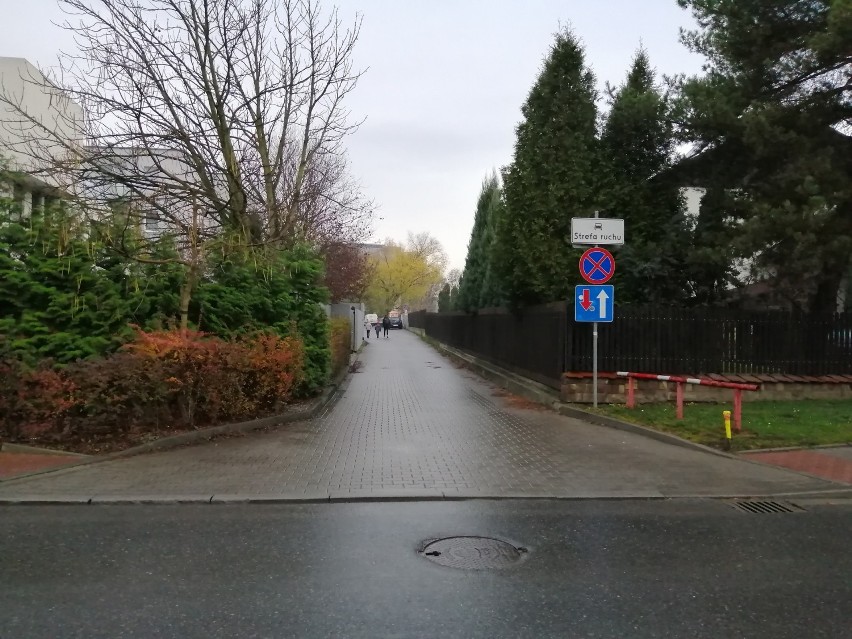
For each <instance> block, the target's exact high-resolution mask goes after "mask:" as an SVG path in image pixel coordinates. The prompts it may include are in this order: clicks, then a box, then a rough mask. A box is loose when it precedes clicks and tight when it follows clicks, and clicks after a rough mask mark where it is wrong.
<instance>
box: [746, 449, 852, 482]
mask: <svg viewBox="0 0 852 639" xmlns="http://www.w3.org/2000/svg"><path fill="white" fill-rule="evenodd" d="M742 455H743V457H746V458H747V459H753V460H754V461H758V462H761V463H764V464H771V465H773V466H781V467H783V468H789V469H791V470H796V471H799V472H803V473H807V474H809V475H814V476H816V477H822V478H823V479H828V480H830V481H836V482H842V483H845V484H850V485H852V446H837V447H834V448H811V449H801V450H783V451H764V452H761V451H752V452H748V453H742Z"/></svg>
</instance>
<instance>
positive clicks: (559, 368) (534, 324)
mask: <svg viewBox="0 0 852 639" xmlns="http://www.w3.org/2000/svg"><path fill="white" fill-rule="evenodd" d="M408 322H409V324H410V325H411V326H414V327H416V328H422V329H425V331H426V334H427V335H428V336H429V337H432V338H434V339H436V340H438V341H439V342H443V343H444V344H447V345H449V346H453V347H455V348H458V349H461V350H463V351H467V352H469V353H472V354H474V355H476V356H477V357H481V358H482V359H484V360H486V361H489V362H492V363H494V364H497V365H499V366H502V367H503V368H506V369H509V370H512V371H515V372H517V373H518V374H521V375H524V376H526V377H529V378H530V379H534V380H536V381H539V382H541V383H542V384H547V385H549V386H553V387H555V388H558V387H559V383H560V379H561V377H562V372H563V371H564V370H565V368H564V365H565V339H566V337H567V333H566V331H565V325H566V322H567V317H566V315H565V304H564V303H556V304H547V305H544V306H536V307H531V308H528V309H525V310H524V312H523V314H513V313H510V312H509V311H506V310H504V309H489V310H487V311H483V312H480V313H479V314H477V315H468V314H466V313H426V312H424V311H419V312H416V313H409V315H408Z"/></svg>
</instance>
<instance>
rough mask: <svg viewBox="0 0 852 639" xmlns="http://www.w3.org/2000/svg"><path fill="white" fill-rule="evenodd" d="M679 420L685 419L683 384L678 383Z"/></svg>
mask: <svg viewBox="0 0 852 639" xmlns="http://www.w3.org/2000/svg"><path fill="white" fill-rule="evenodd" d="M677 418H678V419H683V382H678V383H677Z"/></svg>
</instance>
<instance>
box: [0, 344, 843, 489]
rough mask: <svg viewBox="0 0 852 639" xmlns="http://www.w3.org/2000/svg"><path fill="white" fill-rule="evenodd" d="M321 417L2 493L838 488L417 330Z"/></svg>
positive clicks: (371, 354) (384, 347) (371, 363)
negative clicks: (567, 392) (563, 394)
mask: <svg viewBox="0 0 852 639" xmlns="http://www.w3.org/2000/svg"><path fill="white" fill-rule="evenodd" d="M362 361H363V367H362V369H361V371H360V372H358V373H356V374H354V375H352V376H351V378H350V383H349V385H348V388H347V389H346V390H345V393H344V394H343V396H342V398H341V399H340V401H338V402H337V403H336V404H335V405H334V406H333V407H332V408H331V409H330V410H329V411H327V413H326V414H325V415H323V416H321V417H320V418H318V419H315V420H312V421H306V422H301V423H295V424H289V425H287V426H283V427H282V428H281V429H280V430H277V431H273V432H267V433H255V434H252V435H249V436H246V437H241V438H237V439H227V440H220V441H218V442H214V443H209V444H204V445H199V446H193V447H189V448H183V449H179V450H172V451H167V452H163V453H156V454H149V455H143V456H138V457H132V458H128V459H124V460H116V461H112V462H104V463H99V464H95V465H91V466H85V467H79V468H72V469H65V470H58V471H56V472H52V473H49V474H47V475H42V476H39V477H33V478H29V479H16V480H11V481H6V482H3V483H0V498H4V497H6V498H9V497H11V498H19V497H27V496H29V497H35V498H58V499H63V498H68V499H73V500H79V499H85V500H88V499H92V500H93V501H99V500H107V501H108V500H110V499H116V498H153V499H163V498H167V497H168V498H175V497H178V498H179V497H181V496H183V497H186V498H192V499H199V498H201V499H210V498H213V499H214V500H217V499H231V498H234V497H239V496H246V497H249V496H251V497H260V498H262V497H275V498H312V499H327V498H329V497H331V498H337V497H340V498H353V497H415V496H430V497H442V496H446V497H464V496H479V497H486V496H487V497H501V496H524V497H660V496H682V495H761V494H777V493H783V492H797V491H812V490H821V489H834V488H838V485H837V484H834V483H831V482H828V481H821V480H818V479H812V478H809V477H805V476H803V475H800V474H798V473H795V472H790V471H787V470H784V469H778V468H772V467H769V466H764V465H761V464H754V463H750V462H748V461H739V460H733V459H728V458H724V457H720V456H716V455H710V454H706V453H702V452H697V451H692V450H688V449H684V448H679V447H676V446H672V445H669V444H665V443H662V442H659V441H655V440H651V439H647V438H645V437H642V436H640V435H633V434H630V433H624V432H621V431H616V430H612V429H608V428H605V427H599V426H593V425H590V424H587V423H584V422H581V421H577V420H574V419H570V418H567V417H563V416H560V415H556V414H554V413H551V412H549V411H544V410H531V409H526V408H518V407H515V406H514V405H513V403H512V402H510V401H507V399H506V398H505V397H502V396H501V395H500V394H499V393H498V392H497V391H496V390H495V388H494V387H492V386H491V385H489V384H487V383H484V382H483V381H481V380H479V379H478V378H476V377H475V376H474V375H472V374H471V373H468V372H466V371H463V370H459V369H457V368H455V367H454V366H453V365H452V364H451V363H450V362H449V361H447V360H445V359H443V358H442V357H441V356H440V355H438V354H437V353H436V352H435V351H434V350H432V349H431V348H430V347H428V346H427V345H425V344H424V343H423V342H421V341H420V340H419V339H418V338H417V337H415V336H414V335H412V334H410V333H408V332H403V331H393V332H391V336H390V339H387V340H385V339H380V340H376V339H375V338H374V339H371V340H370V343H369V345H368V346H367V348H366V349H365V351H364V354H363V356H362Z"/></svg>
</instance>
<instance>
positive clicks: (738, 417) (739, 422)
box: [734, 388, 743, 433]
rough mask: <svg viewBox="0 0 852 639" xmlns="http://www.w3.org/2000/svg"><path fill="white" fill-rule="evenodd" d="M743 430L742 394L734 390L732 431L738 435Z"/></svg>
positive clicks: (739, 390) (736, 389) (738, 390)
mask: <svg viewBox="0 0 852 639" xmlns="http://www.w3.org/2000/svg"><path fill="white" fill-rule="evenodd" d="M742 429H743V392H742V390H741V389H739V388H735V389H734V430H736V431H737V432H738V433H739V432H740V431H741V430H742Z"/></svg>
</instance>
